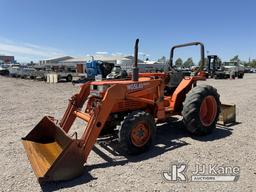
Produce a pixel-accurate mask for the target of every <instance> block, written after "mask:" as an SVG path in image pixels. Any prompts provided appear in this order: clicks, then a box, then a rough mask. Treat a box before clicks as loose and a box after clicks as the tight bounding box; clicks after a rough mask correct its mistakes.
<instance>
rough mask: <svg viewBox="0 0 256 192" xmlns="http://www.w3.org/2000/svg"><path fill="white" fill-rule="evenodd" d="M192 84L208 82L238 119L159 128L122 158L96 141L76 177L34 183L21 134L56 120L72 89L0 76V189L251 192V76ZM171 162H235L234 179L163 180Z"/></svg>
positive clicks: (254, 170)
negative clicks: (145, 146) (197, 131)
mask: <svg viewBox="0 0 256 192" xmlns="http://www.w3.org/2000/svg"><path fill="white" fill-rule="evenodd" d="M200 83H203V84H206V83H207V84H211V85H213V86H215V87H216V88H217V89H218V92H219V94H220V95H221V101H222V103H235V104H236V105H237V121H238V122H239V123H238V124H236V125H234V126H231V127H223V126H218V128H217V129H216V131H214V132H213V133H212V134H211V135H209V136H204V137H198V138H197V137H196V138H193V139H192V138H191V137H190V136H189V135H188V134H187V132H185V131H184V130H183V129H181V124H180V122H172V123H168V124H163V125H159V126H158V131H157V141H156V145H155V146H154V147H153V149H152V150H151V151H149V152H146V153H144V154H142V155H139V156H134V157H124V156H121V155H118V154H117V153H114V152H113V150H111V149H112V148H110V147H106V146H100V145H96V147H95V149H94V151H92V152H91V154H90V156H89V159H88V162H87V165H86V167H85V171H84V175H82V176H81V177H79V178H77V179H74V180H72V181H68V182H59V183H49V184H47V185H44V186H40V185H39V184H38V182H37V180H36V177H35V175H34V173H33V171H32V169H31V166H30V164H29V162H28V159H27V156H26V154H25V152H24V149H23V146H22V143H21V137H23V136H25V135H26V134H27V133H28V132H29V131H30V130H31V129H32V128H33V127H34V126H35V124H36V123H37V122H38V121H39V120H40V119H41V118H42V117H43V116H44V115H46V114H48V115H51V116H54V117H56V118H61V115H62V114H63V113H64V111H65V108H66V105H67V99H68V98H69V97H70V96H71V95H73V94H74V93H75V92H76V91H78V87H74V86H72V85H71V84H70V83H59V84H46V83H44V82H37V81H31V80H22V79H13V78H6V77H1V76H0V101H1V105H0V109H1V110H0V117H1V118H0V138H1V145H0V172H1V177H0V188H1V191H256V142H255V141H256V131H255V124H256V118H255V117H256V116H255V111H254V110H255V108H256V86H255V83H256V74H246V75H245V78H244V79H238V80H207V82H200ZM79 125H81V122H79V123H77V124H76V126H79ZM175 161H178V162H186V163H187V164H188V166H189V168H188V170H187V172H189V171H191V170H192V169H194V166H195V165H196V164H200V165H202V164H207V165H209V164H217V165H219V166H220V165H229V166H239V167H240V178H239V180H238V181H237V182H186V183H178V182H166V181H165V180H164V179H163V178H162V172H163V170H169V168H170V163H172V162H175ZM188 174H189V173H188Z"/></svg>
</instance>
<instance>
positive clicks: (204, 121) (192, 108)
mask: <svg viewBox="0 0 256 192" xmlns="http://www.w3.org/2000/svg"><path fill="white" fill-rule="evenodd" d="M219 98H220V96H219V94H218V93H217V90H216V89H215V88H214V87H212V86H209V85H203V86H197V87H195V88H193V89H192V90H191V91H190V92H189V93H188V94H187V97H186V99H185V101H184V103H183V110H182V116H183V123H184V125H185V127H186V129H187V130H188V131H189V132H190V133H192V134H194V135H207V134H209V133H211V132H212V131H213V130H214V129H215V128H216V123H217V120H218V117H219V113H220V105H221V103H220V99H219Z"/></svg>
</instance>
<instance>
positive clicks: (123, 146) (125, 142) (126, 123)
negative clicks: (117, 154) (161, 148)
mask: <svg viewBox="0 0 256 192" xmlns="http://www.w3.org/2000/svg"><path fill="white" fill-rule="evenodd" d="M142 121H143V123H144V124H146V126H148V128H149V130H150V138H149V140H148V141H147V143H146V144H145V145H143V146H141V147H137V146H135V145H134V144H133V143H132V141H131V137H130V135H131V131H132V128H133V127H135V126H136V125H138V123H140V122H142ZM117 128H118V141H119V144H120V150H122V151H123V152H124V153H127V154H140V153H143V152H145V151H147V150H148V149H150V148H151V146H152V145H153V143H154V139H155V135H156V124H155V120H154V118H153V117H152V115H151V114H150V113H147V112H145V111H134V112H131V113H129V114H128V115H127V116H125V117H124V120H123V121H122V122H121V124H120V125H118V126H117Z"/></svg>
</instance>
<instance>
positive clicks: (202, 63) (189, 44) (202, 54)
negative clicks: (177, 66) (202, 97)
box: [169, 42, 204, 75]
mask: <svg viewBox="0 0 256 192" xmlns="http://www.w3.org/2000/svg"><path fill="white" fill-rule="evenodd" d="M194 45H196V46H197V45H200V50H201V61H202V62H201V65H200V66H199V68H198V70H197V71H196V72H195V74H194V75H197V73H198V72H199V71H201V70H202V69H203V68H204V44H203V43H201V42H191V43H185V44H180V45H175V46H173V47H172V48H171V52H170V60H169V65H170V67H171V68H172V67H173V55H174V50H175V49H176V48H181V47H189V46H194Z"/></svg>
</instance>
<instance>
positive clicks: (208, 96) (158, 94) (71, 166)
mask: <svg viewBox="0 0 256 192" xmlns="http://www.w3.org/2000/svg"><path fill="white" fill-rule="evenodd" d="M138 43H139V40H138V39H137V40H136V43H135V50H134V58H135V61H134V66H133V69H132V77H131V78H130V79H120V80H103V81H93V82H87V83H85V84H83V85H82V86H81V89H80V92H79V93H77V94H75V95H74V96H72V97H71V99H70V100H69V104H68V107H67V109H66V112H65V114H64V115H63V117H62V119H61V120H60V121H57V120H56V119H55V118H53V117H49V116H45V117H44V118H43V119H42V120H41V121H40V122H39V123H38V124H37V125H36V127H35V128H34V129H32V131H31V132H30V133H29V134H28V135H27V136H26V137H24V138H22V142H23V145H24V148H25V151H26V153H27V156H28V159H29V161H30V163H31V165H32V168H33V170H34V172H35V175H36V176H37V178H38V180H39V182H40V183H42V182H45V181H60V180H69V179H72V178H75V177H77V176H79V175H81V174H82V173H83V170H84V164H85V163H86V160H87V158H88V155H89V154H90V152H91V150H92V148H93V146H94V144H95V143H96V142H97V138H98V137H100V136H102V135H104V134H112V135H115V136H116V137H117V139H118V141H119V145H120V149H122V150H123V151H124V152H127V153H130V154H138V153H142V152H144V151H146V150H148V149H149V148H150V147H151V146H152V145H153V143H154V138H155V135H156V123H158V122H165V121H167V120H168V119H169V117H171V116H173V115H181V116H183V123H184V126H185V127H186V129H187V130H188V131H189V132H190V133H192V134H197V135H205V134H208V133H210V132H211V131H212V130H213V129H214V128H215V127H216V122H217V119H218V116H219V113H220V100H219V95H218V93H217V91H216V89H215V88H213V87H211V86H197V81H198V80H205V78H204V77H202V76H200V75H198V74H199V73H200V71H201V70H203V68H204V62H201V63H202V64H201V66H200V67H199V68H198V70H197V71H195V73H194V75H192V76H190V77H184V76H183V74H182V73H179V72H177V71H175V70H174V68H173V66H172V63H173V54H174V50H175V49H176V48H180V47H186V46H194V45H199V46H200V47H201V59H202V61H204V45H203V44H202V43H200V42H193V43H188V44H183V45H177V46H174V47H172V49H171V53H170V63H169V70H168V71H166V72H164V73H139V71H138V66H137V58H138ZM76 118H79V119H82V120H83V121H85V122H86V126H85V128H84V132H83V134H82V136H81V137H79V138H78V137H77V133H76V132H74V133H70V130H71V129H70V128H71V126H72V124H73V123H74V121H75V120H76Z"/></svg>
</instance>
